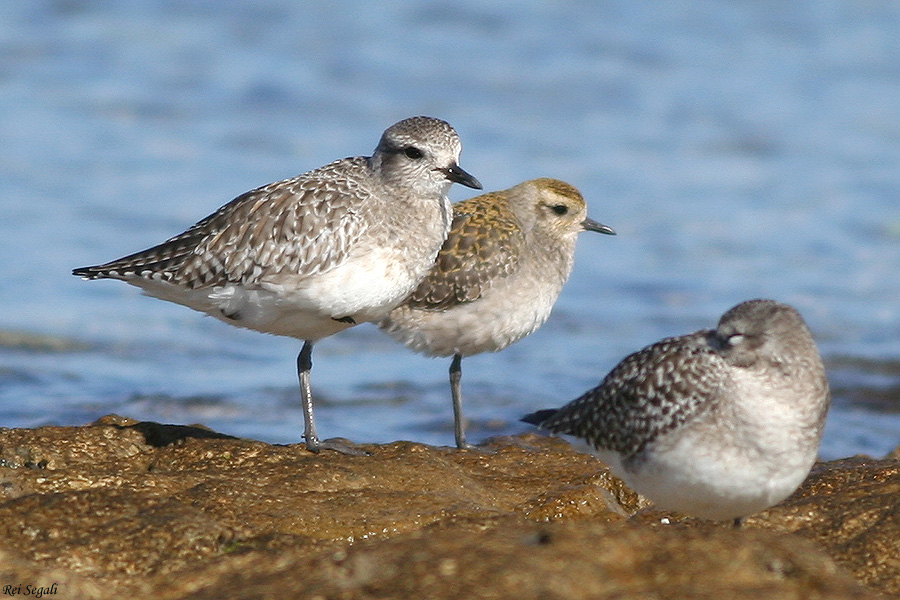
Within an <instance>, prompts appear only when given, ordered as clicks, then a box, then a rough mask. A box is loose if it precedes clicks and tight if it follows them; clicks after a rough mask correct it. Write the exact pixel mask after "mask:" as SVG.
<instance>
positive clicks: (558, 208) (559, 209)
mask: <svg viewBox="0 0 900 600" xmlns="http://www.w3.org/2000/svg"><path fill="white" fill-rule="evenodd" d="M550 209H551V210H552V211H553V212H555V213H556V214H558V215H559V216H563V215H564V214H566V213H568V212H569V207H568V206H566V205H565V204H556V205H554V206H551V207H550Z"/></svg>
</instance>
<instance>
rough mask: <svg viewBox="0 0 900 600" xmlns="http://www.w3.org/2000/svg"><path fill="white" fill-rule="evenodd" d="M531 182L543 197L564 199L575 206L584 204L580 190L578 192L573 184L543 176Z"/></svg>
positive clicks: (557, 199)
mask: <svg viewBox="0 0 900 600" xmlns="http://www.w3.org/2000/svg"><path fill="white" fill-rule="evenodd" d="M532 184H533V185H534V186H535V187H537V189H538V190H539V191H540V192H541V195H542V196H544V197H547V198H553V199H555V200H556V201H565V202H566V203H568V204H570V205H573V206H577V207H584V206H585V202H584V196H582V195H581V192H579V191H578V189H576V188H575V186H573V185H570V184H568V183H566V182H565V181H560V180H559V179H550V178H549V177H543V178H541V179H535V180H533V181H532Z"/></svg>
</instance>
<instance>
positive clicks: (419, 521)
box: [0, 416, 900, 599]
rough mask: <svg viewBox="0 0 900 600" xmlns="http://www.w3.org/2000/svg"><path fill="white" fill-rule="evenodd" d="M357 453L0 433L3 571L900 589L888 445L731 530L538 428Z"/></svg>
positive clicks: (660, 589)
mask: <svg viewBox="0 0 900 600" xmlns="http://www.w3.org/2000/svg"><path fill="white" fill-rule="evenodd" d="M362 448H363V449H365V450H366V451H368V452H370V453H371V455H370V456H361V457H360V456H344V455H338V454H335V453H332V452H323V453H322V454H319V455H313V454H310V453H308V452H306V450H305V449H304V447H303V445H302V444H297V445H289V446H276V445H271V444H265V443H262V442H255V441H251V440H243V439H235V438H231V437H229V436H224V435H222V434H218V433H216V432H213V431H210V430H208V429H206V428H203V427H200V426H172V425H160V424H157V423H139V422H136V421H133V420H130V419H125V418H121V417H116V416H109V417H105V418H104V419H101V420H100V421H98V422H97V423H95V424H92V425H90V426H86V427H44V428H38V429H33V430H25V429H18V430H16V429H13V430H10V429H5V430H2V429H0V548H3V549H4V552H5V554H4V556H3V557H0V558H8V559H9V560H8V561H7V562H6V563H5V564H8V565H10V564H11V565H15V567H14V571H15V572H16V573H20V574H19V575H15V574H12V575H10V576H9V577H8V578H7V579H6V580H9V578H12V579H14V580H16V581H18V580H19V579H21V580H22V582H23V583H24V582H26V581H27V580H30V579H34V578H35V577H36V576H37V574H46V573H51V574H53V576H54V577H57V579H58V581H59V582H61V583H62V582H65V583H66V585H68V586H70V587H71V590H70V591H71V594H70V595H71V596H72V597H85V598H95V597H97V598H118V597H123V595H126V594H128V595H131V596H134V597H152V598H173V599H174V598H188V597H200V598H203V597H209V598H237V597H247V596H254V595H255V594H258V595H260V596H279V597H281V596H284V597H292V596H295V597H310V598H312V597H321V598H367V597H372V598H380V597H387V596H390V597H394V598H424V597H429V598H463V597H465V598H479V597H485V598H487V597H490V598H507V597H517V598H588V597H590V598H612V597H622V595H623V594H624V595H626V596H629V597H655V598H670V597H671V598H677V597H694V598H707V597H709V598H723V597H728V598H744V597H747V598H750V597H754V598H756V597H766V598H797V597H815V598H876V597H878V596H877V594H876V593H875V592H883V593H885V594H888V595H893V596H894V597H896V596H898V595H900V564H898V557H900V551H898V550H900V549H898V546H897V544H898V543H897V540H900V531H898V528H900V515H898V510H900V494H898V491H900V489H898V487H900V475H898V472H900V471H898V469H900V462H898V461H897V460H888V459H885V460H881V461H877V460H873V459H865V458H852V459H846V460H843V461H834V462H830V463H822V464H819V465H817V466H816V468H815V470H814V472H813V473H812V475H811V477H810V478H809V480H808V481H807V482H806V483H805V484H804V486H803V487H802V488H801V489H800V490H799V491H798V492H797V493H796V494H795V495H794V496H793V497H792V498H790V499H789V500H788V501H786V502H785V503H783V504H782V505H780V506H778V507H775V508H773V509H770V510H769V511H766V512H764V513H761V514H760V515H756V516H753V517H751V518H749V519H747V521H746V524H745V527H744V528H742V529H740V530H733V529H732V528H730V527H728V526H727V524H721V523H711V522H704V521H698V520H695V519H689V518H685V517H680V516H678V515H673V514H669V513H662V512H659V511H655V510H654V509H653V508H652V506H650V503H649V502H647V501H646V500H645V499H643V498H641V497H640V496H638V495H637V494H635V493H634V492H632V491H631V490H629V489H628V488H626V487H625V486H624V485H622V483H621V482H620V481H619V480H618V479H616V478H615V477H612V476H611V475H610V474H609V472H608V471H607V470H606V468H605V467H604V466H603V465H602V463H600V462H599V461H597V460H596V459H595V458H593V457H592V456H590V455H587V454H582V453H579V452H576V451H575V450H573V449H572V448H571V447H570V446H569V445H568V444H567V443H566V442H564V441H562V440H559V439H556V438H550V437H543V436H538V435H532V434H529V435H523V436H517V437H512V438H498V439H495V440H491V441H489V442H488V443H486V444H485V445H484V446H482V447H480V448H478V449H476V450H462V451H460V450H456V449H453V448H446V447H442V448H435V447H430V446H425V445H422V444H415V443H411V442H395V443H392V444H386V445H367V446H362ZM42 576H43V575H42ZM11 583H12V581H11ZM2 584H3V582H2V581H0V585H2ZM92 586H93V587H92ZM0 591H2V588H0ZM251 591H252V593H251ZM66 593H69V592H66ZM79 594H80V596H79ZM92 594H93V595H92ZM59 597H68V596H65V595H64V594H63V592H62V591H60V596H59Z"/></svg>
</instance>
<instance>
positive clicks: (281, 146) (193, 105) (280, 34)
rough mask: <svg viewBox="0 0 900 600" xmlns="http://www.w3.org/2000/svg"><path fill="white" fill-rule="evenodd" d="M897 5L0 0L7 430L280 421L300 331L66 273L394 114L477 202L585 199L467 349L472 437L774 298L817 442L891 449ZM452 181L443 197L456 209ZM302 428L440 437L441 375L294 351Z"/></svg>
mask: <svg viewBox="0 0 900 600" xmlns="http://www.w3.org/2000/svg"><path fill="white" fill-rule="evenodd" d="M898 31H900V7H898V5H897V4H896V3H881V2H868V1H863V0H860V1H845V2H819V1H812V0H810V1H797V2H780V1H752V2H751V1H734V2H721V1H712V0H710V1H702V0H686V1H684V2H677V3H674V2H673V3H667V2H643V1H637V2H618V1H606V2H595V1H590V2H589V1H584V2H559V3H547V2H541V1H538V0H524V1H521V2H517V3H504V2H491V1H486V0H455V1H454V2H430V3H404V2H396V1H395V2H386V3H375V2H344V3H339V4H338V3H331V2H314V1H305V2H302V3H301V2H293V1H289V0H276V1H270V2H265V3H259V2H236V1H221V0H217V1H205V2H201V1H197V2H172V1H150V0H140V1H137V0H134V1H128V0H116V1H108V2H104V1H97V2H90V3H88V2H84V3H79V2H71V1H63V0H59V1H56V2H49V1H26V2H6V3H3V4H2V5H0V140H2V144H0V214H2V216H3V218H2V219H0V232H2V237H0V268H2V279H0V308H2V311H0V426H16V427H18V426H36V425H41V424H51V423H53V424H82V423H86V422H89V421H91V420H93V419H95V418H97V417H99V416H101V415H103V414H106V413H109V412H118V413H121V414H125V415H128V416H132V417H136V418H140V419H154V420H161V421H166V422H176V423H195V422H200V423H204V424H206V425H209V426H211V427H214V428H216V429H219V430H221V431H225V432H229V433H233V434H236V435H242V436H251V437H254V438H259V439H264V440H269V441H273V442H293V441H298V440H299V439H300V432H301V430H302V425H301V423H302V418H301V413H300V409H299V403H298V401H297V397H296V379H295V377H296V375H295V367H294V360H295V356H296V353H297V351H298V350H299V347H300V343H299V342H298V341H296V340H291V339H281V338H274V337H269V336H264V335H261V334H257V333H254V332H248V331H242V330H238V329H234V328H230V327H229V326H227V325H225V324H223V323H220V322H218V321H215V320H213V319H209V318H204V317H201V316H200V315H199V314H197V313H193V312H192V311H190V310H188V309H185V308H182V307H179V306H175V305H169V304H167V303H164V302H161V301H158V300H154V299H150V298H146V297H143V296H141V295H140V294H139V292H138V291H137V290H136V289H132V288H130V287H129V286H127V285H124V284H122V283H119V282H91V283H88V282H84V281H80V280H79V279H77V278H75V277H72V276H71V275H70V271H71V269H72V268H73V267H76V266H83V265H87V264H95V263H97V262H102V261H105V260H108V259H112V258H115V257H118V256H121V255H123V254H126V253H129V252H132V251H135V250H139V249H142V248H144V247H147V246H150V245H152V244H154V243H157V242H159V241H161V240H163V239H165V238H167V237H169V236H170V235H172V234H174V233H178V232H180V231H181V230H183V229H184V228H185V227H187V226H189V225H191V224H192V223H194V222H195V221H196V220H198V219H200V218H201V217H203V216H205V215H206V214H208V213H209V212H211V211H212V210H214V209H215V208H217V207H218V206H220V205H221V204H223V203H225V202H226V201H228V200H229V199H231V198H232V197H234V196H236V195H238V194H239V193H241V192H243V191H245V190H248V189H250V188H252V187H255V186H257V185H260V184H263V183H267V182H269V181H274V180H277V179H282V178H285V177H289V176H292V175H295V174H298V173H301V172H303V171H306V170H309V169H311V168H314V167H317V166H319V165H321V164H324V163H326V162H329V161H331V160H333V159H335V158H340V157H343V156H348V155H359V154H369V153H370V152H371V150H372V149H373V148H374V146H375V144H376V142H377V140H378V137H379V136H380V134H381V132H382V130H383V129H384V128H385V127H387V126H388V125H390V124H391V123H393V122H395V121H397V120H399V119H401V118H404V117H407V116H412V115H416V114H428V115H433V116H437V117H441V118H444V119H447V120H448V121H450V122H451V123H452V124H453V125H454V126H455V127H456V128H457V130H458V131H459V132H460V135H461V137H462V140H463V145H464V151H463V155H462V165H463V166H464V167H465V168H466V169H467V170H469V171H470V172H472V173H473V174H474V175H476V176H477V177H478V178H479V179H480V180H481V182H482V183H483V184H484V185H485V188H486V189H489V190H490V189H502V188H506V187H509V186H512V185H514V184H516V183H518V182H520V181H522V180H525V179H531V178H534V177H539V176H549V177H557V178H560V179H564V180H567V181H569V182H570V183H572V184H574V185H576V186H577V187H579V188H580V189H581V190H582V192H583V193H584V195H585V197H586V198H587V199H588V202H589V205H590V214H591V216H593V217H594V218H595V219H597V220H600V221H602V222H604V223H607V224H609V225H611V226H613V227H614V228H615V229H616V230H617V232H618V234H619V235H618V236H617V237H614V238H611V237H608V236H592V235H591V234H585V235H584V236H582V239H581V241H580V244H579V251H578V255H577V257H576V265H575V271H574V274H573V276H572V279H571V280H570V281H569V283H568V285H567V287H566V288H565V290H564V291H563V294H562V297H561V298H560V300H559V302H558V304H557V307H556V310H555V312H554V314H553V316H552V317H551V319H550V321H549V322H548V323H547V324H546V325H545V326H544V327H543V328H542V329H541V330H540V331H538V332H537V333H535V334H534V335H533V336H531V337H530V338H527V339H526V340H524V341H522V342H520V343H519V344H516V345H514V346H512V347H510V348H509V349H507V350H505V351H503V352H501V353H497V354H489V355H481V356H477V357H472V358H468V359H466V360H465V361H464V362H463V386H464V393H465V395H466V412H467V415H468V416H469V418H470V419H471V421H472V423H471V426H470V438H471V439H473V440H474V441H479V440H481V439H484V438H485V437H487V436H490V435H495V434H507V433H515V432H520V431H526V430H528V427H527V426H525V425H524V424H520V423H518V422H517V419H518V418H519V417H520V416H521V415H523V414H525V413H526V412H529V411H532V410H534V409H537V408H544V407H549V406H556V405H559V404H562V403H564V402H566V401H568V400H570V399H572V398H574V397H576V396H577V395H579V394H580V393H581V392H583V391H585V390H586V389H588V388H590V387H592V386H594V385H596V383H597V382H598V381H599V380H600V378H601V377H602V376H603V375H604V374H605V373H606V372H607V371H608V370H609V369H610V368H611V367H612V366H613V365H615V363H616V362H618V360H620V359H621V358H622V357H623V356H624V355H625V354H627V353H629V352H632V351H634V350H637V349H638V348H640V347H642V346H644V345H646V344H648V343H650V342H653V341H655V340H657V339H659V338H661V337H663V336H667V335H676V334H681V333H686V332H688V331H692V330H695V329H698V328H701V327H708V326H711V325H713V324H714V323H715V322H716V320H717V319H718V316H719V315H720V314H721V313H722V312H723V311H724V310H726V309H727V308H729V307H730V306H732V305H733V304H736V303H737V302H739V301H741V300H745V299H749V298H752V297H759V296H765V297H772V298H776V299H779V300H782V301H785V302H789V303H792V304H794V305H795V306H796V307H797V308H798V309H799V310H800V311H801V312H802V313H803V314H804V316H805V317H806V319H807V321H808V322H809V324H810V327H811V328H812V330H813V331H814V333H815V336H816V338H817V340H818V342H819V344H820V348H821V350H822V354H823V356H824V357H825V359H826V363H827V365H828V367H829V377H830V379H831V382H832V385H833V389H834V391H835V394H834V395H835V402H834V406H833V409H832V412H831V413H830V416H829V421H828V425H827V430H826V435H825V440H824V444H823V449H822V455H823V457H826V458H834V457H839V456H846V455H849V454H855V453H868V454H872V455H876V456H877V455H883V454H884V453H886V452H887V451H889V450H890V449H892V448H893V447H896V446H897V445H898V444H900V276H898V274H900V273H898V271H900V203H898V201H900V41H898V36H897V32H898ZM469 192H470V190H466V189H462V188H458V186H457V189H454V190H453V192H452V195H451V197H452V199H454V200H461V199H464V198H466V197H468V195H469ZM314 358H315V368H314V370H313V388H314V394H315V396H316V398H317V405H316V409H317V417H318V419H319V428H320V433H322V434H323V436H325V437H329V436H344V437H348V438H351V439H353V440H356V441H365V442H384V441H390V440H395V439H412V440H418V441H422V442H428V443H434V444H452V440H453V436H452V427H451V421H452V418H451V411H450V402H449V398H448V396H449V390H448V383H447V373H446V371H447V368H448V366H449V362H448V361H447V360H444V359H427V358H423V357H420V356H417V355H414V354H412V353H410V352H409V351H407V350H406V349H405V348H403V347H401V346H398V345H396V344H394V343H393V342H392V341H391V340H390V339H388V338H387V337H386V336H384V335H383V334H381V333H380V332H379V331H378V330H377V329H375V328H374V327H373V326H371V325H364V326H360V327H357V328H355V329H352V330H349V331H347V332H345V333H342V334H340V335H338V336H335V337H332V338H329V339H327V340H324V341H323V342H321V343H320V344H318V346H317V348H316V353H315V357H314Z"/></svg>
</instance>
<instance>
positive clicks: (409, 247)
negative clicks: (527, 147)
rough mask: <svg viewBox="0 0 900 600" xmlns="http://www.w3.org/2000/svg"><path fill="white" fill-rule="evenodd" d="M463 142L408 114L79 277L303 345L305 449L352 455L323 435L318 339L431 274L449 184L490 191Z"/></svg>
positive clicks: (395, 299) (375, 312)
mask: <svg viewBox="0 0 900 600" xmlns="http://www.w3.org/2000/svg"><path fill="white" fill-rule="evenodd" d="M461 149H462V146H461V144H460V141H459V136H458V135H457V133H456V131H455V130H454V129H453V128H452V127H451V126H450V125H449V124H448V123H446V122H444V121H441V120H439V119H433V118H430V117H413V118H410V119H405V120H403V121H400V122H398V123H396V124H394V125H392V126H391V127H389V128H388V129H387V130H385V132H384V134H383V135H382V137H381V141H380V142H379V143H378V146H377V147H376V148H375V152H374V154H373V155H372V156H369V157H354V158H345V159H342V160H337V161H335V162H332V163H331V164H328V165H326V166H324V167H320V168H318V169H315V170H313V171H309V172H308V173H305V174H303V175H299V176H297V177H293V178H291V179H285V180H283V181H278V182H276V183H270V184H268V185H265V186H262V187H260V188H257V189H254V190H251V191H249V192H246V193H245V194H242V195H240V196H238V197H237V198H235V199H234V200H232V201H231V202H229V203H228V204H226V205H224V206H223V207H221V208H220V209H219V210H217V211H216V212H214V213H213V214H211V215H209V216H208V217H206V218H205V219H203V220H201V221H199V222H198V223H197V224H195V225H193V226H192V227H190V228H189V229H187V230H186V231H185V232H184V233H180V234H178V235H176V236H175V237H172V238H170V239H169V240H167V241H165V242H163V243H161V244H159V245H157V246H154V247H152V248H149V249H147V250H143V251H141V252H137V253H135V254H130V255H128V256H125V257H123V258H120V259H117V260H114V261H112V262H108V263H105V264H102V265H97V266H93V267H83V268H79V269H75V270H74V271H73V273H74V274H75V275H78V276H80V277H83V278H85V279H102V278H111V279H120V280H122V281H125V282H126V283H130V284H132V285H135V286H138V287H140V288H141V289H142V290H143V291H144V292H145V293H146V294H148V295H150V296H154V297H156V298H161V299H163V300H168V301H170V302H176V303H178V304H183V305H185V306H188V307H190V308H193V309H194V310H198V311H200V312H203V313H206V314H208V315H211V316H213V317H216V318H217V319H221V320H222V321H225V322H226V323H229V324H231V325H236V326H238V327H246V328H248V329H253V330H256V331H261V332H263V333H272V334H275V335H284V336H289V337H294V338H298V339H301V340H303V341H304V343H303V348H302V350H301V351H300V354H299V355H298V357H297V372H298V377H299V380H300V388H301V394H302V402H303V414H304V422H305V428H304V437H305V439H306V446H307V448H308V449H309V450H311V451H312V452H318V451H319V450H320V449H323V448H327V449H333V450H338V451H342V452H353V449H352V448H351V447H349V446H348V445H347V444H343V443H341V442H339V441H337V440H326V441H321V440H319V437H318V434H317V433H316V426H315V420H314V418H313V403H312V394H311V392H310V387H309V374H310V370H311V368H312V348H313V344H314V343H315V342H316V341H317V340H320V339H322V338H324V337H327V336H330V335H332V334H334V333H337V332H339V331H341V330H344V329H346V328H348V327H351V326H353V325H356V324H358V323H362V322H364V321H379V320H381V319H383V318H384V317H385V316H387V314H388V313H389V312H390V310H391V309H392V308H394V307H395V306H396V305H397V304H399V303H400V302H402V301H403V299H404V298H405V297H406V296H408V295H409V293H410V292H412V291H413V290H414V289H415V287H416V286H417V285H418V284H419V282H420V281H421V280H422V278H423V277H425V275H426V274H427V273H428V270H429V269H430V268H431V265H432V264H433V263H434V259H435V257H436V256H437V252H438V250H439V249H440V247H441V244H442V243H443V241H444V239H445V238H446V237H447V232H448V231H449V228H450V220H451V210H452V209H451V205H450V201H449V200H448V198H447V191H448V190H449V188H450V186H451V185H452V183H454V182H456V183H461V184H462V185H466V186H468V187H472V188H476V189H481V184H480V183H479V182H478V180H476V179H475V178H474V177H473V176H472V175H470V174H469V173H467V172H466V171H464V170H463V169H462V168H460V166H459V163H458V161H459V154H460V151H461Z"/></svg>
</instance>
